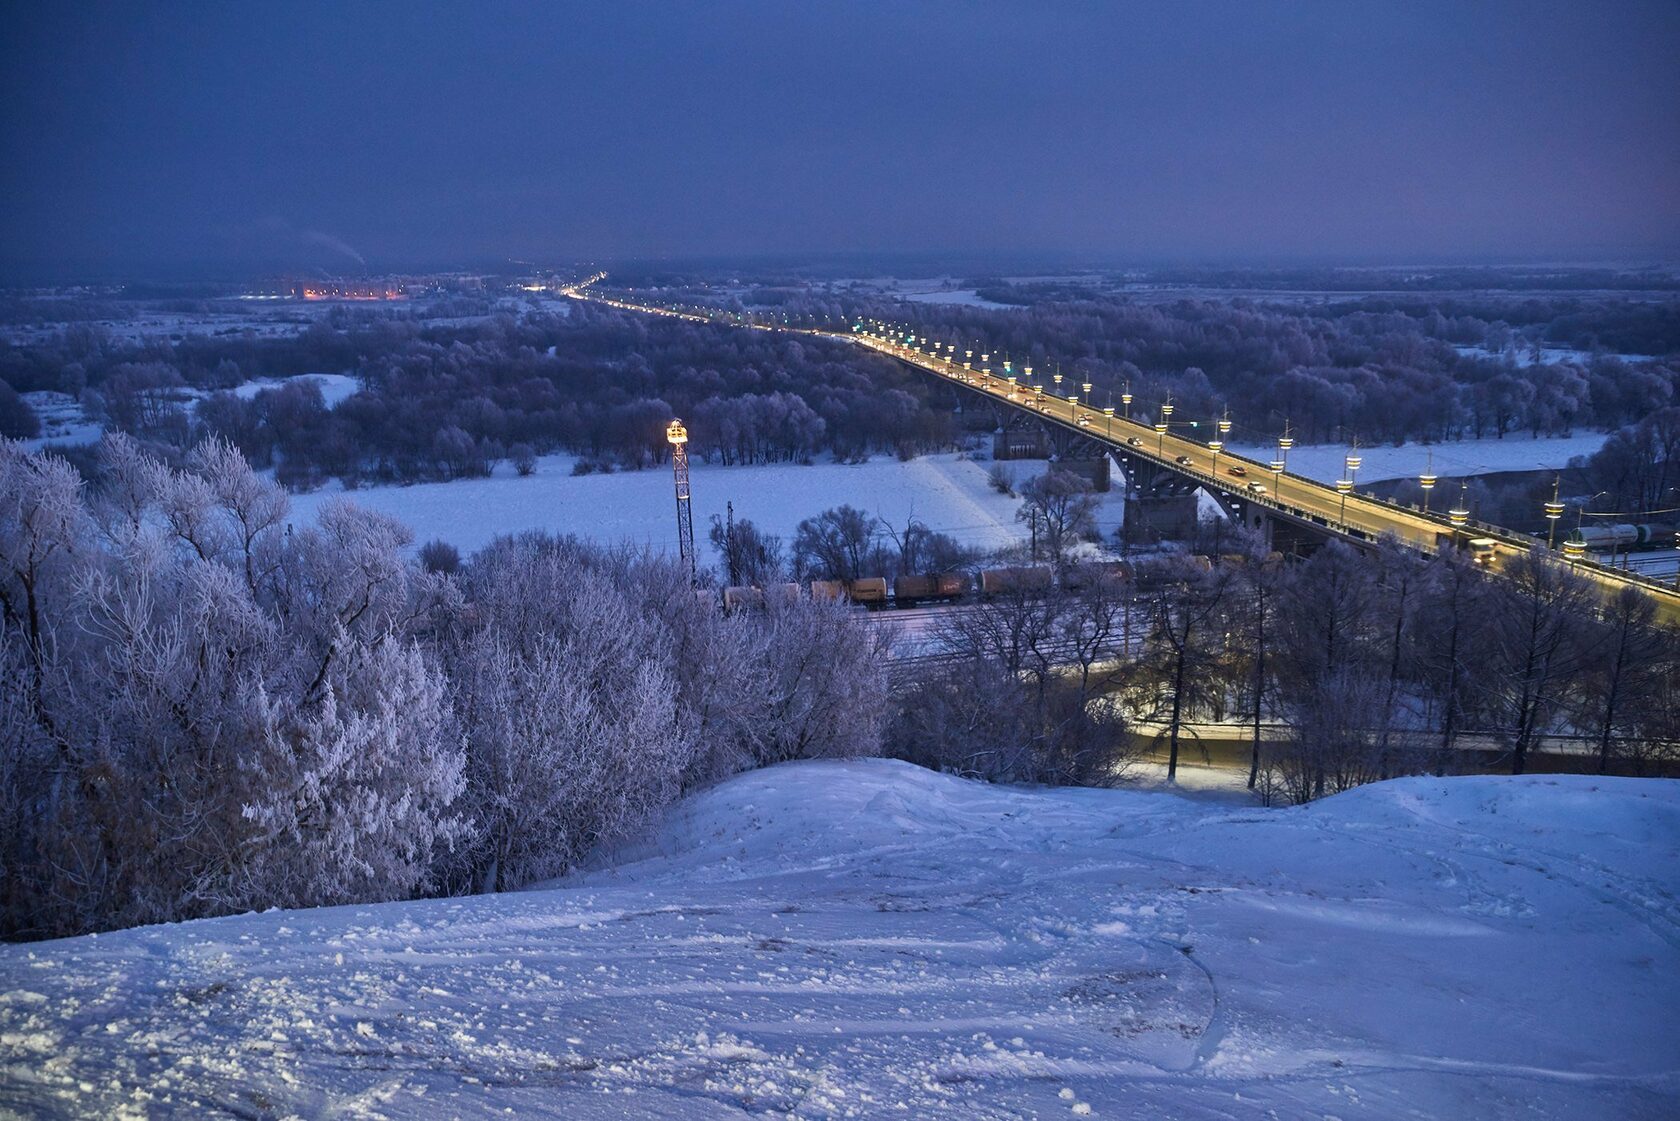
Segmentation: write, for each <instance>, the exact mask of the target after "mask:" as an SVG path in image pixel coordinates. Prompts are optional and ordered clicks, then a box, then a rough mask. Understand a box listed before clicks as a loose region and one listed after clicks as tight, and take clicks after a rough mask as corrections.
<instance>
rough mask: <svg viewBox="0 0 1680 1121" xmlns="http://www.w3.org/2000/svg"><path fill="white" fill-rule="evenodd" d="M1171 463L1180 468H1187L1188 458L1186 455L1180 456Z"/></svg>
mask: <svg viewBox="0 0 1680 1121" xmlns="http://www.w3.org/2000/svg"><path fill="white" fill-rule="evenodd" d="M1173 462H1174V463H1176V464H1178V465H1179V466H1180V467H1188V466H1190V457H1189V456H1187V455H1181V456H1178V457H1177V458H1176V459H1174V460H1173Z"/></svg>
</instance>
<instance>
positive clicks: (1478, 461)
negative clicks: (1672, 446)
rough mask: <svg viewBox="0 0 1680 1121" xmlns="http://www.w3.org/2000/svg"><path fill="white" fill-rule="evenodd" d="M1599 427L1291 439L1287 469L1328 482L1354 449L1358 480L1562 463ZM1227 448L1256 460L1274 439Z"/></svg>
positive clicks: (1273, 448)
mask: <svg viewBox="0 0 1680 1121" xmlns="http://www.w3.org/2000/svg"><path fill="white" fill-rule="evenodd" d="M1609 438H1610V437H1609V434H1608V433H1604V432H1588V431H1582V432H1577V433H1575V434H1574V435H1573V436H1542V437H1541V438H1540V439H1538V440H1536V439H1534V438H1533V437H1531V436H1529V435H1528V434H1527V433H1526V432H1514V433H1512V434H1511V435H1509V436H1506V437H1505V438H1504V439H1503V440H1497V439H1492V438H1487V439H1481V440H1454V441H1450V442H1448V443H1444V444H1403V445H1401V446H1399V447H1394V446H1393V445H1384V446H1380V447H1372V448H1360V449H1359V450H1358V452H1357V453H1354V452H1353V449H1352V448H1349V447H1345V446H1343V445H1341V444H1306V445H1302V444H1297V445H1296V446H1295V447H1293V448H1291V449H1289V471H1290V473H1291V474H1294V475H1305V476H1306V477H1307V478H1309V479H1317V480H1318V481H1320V482H1324V483H1332V482H1335V481H1336V480H1337V479H1339V478H1341V477H1342V476H1343V475H1345V474H1346V473H1347V472H1346V470H1345V462H1346V457H1347V456H1348V455H1349V454H1357V455H1358V456H1359V457H1360V459H1361V460H1362V463H1361V465H1360V468H1359V474H1358V475H1357V476H1356V478H1357V480H1358V481H1359V482H1361V483H1374V482H1376V481H1377V480H1379V479H1403V478H1407V477H1409V476H1416V475H1421V474H1423V472H1424V471H1425V470H1428V469H1430V466H1431V464H1433V470H1434V472H1435V474H1437V475H1442V476H1447V475H1451V476H1459V475H1486V474H1489V473H1490V472H1494V471H1531V470H1534V469H1535V468H1539V467H1546V468H1561V467H1568V466H1569V461H1570V460H1571V459H1574V458H1575V457H1576V456H1584V455H1591V454H1592V453H1593V452H1596V451H1597V450H1598V449H1599V448H1601V447H1603V446H1604V441H1605V440H1607V439H1609ZM1231 450H1232V451H1233V452H1235V453H1236V454H1238V455H1241V456H1247V457H1248V458H1250V459H1258V460H1260V461H1261V462H1262V463H1270V462H1271V461H1272V460H1273V459H1275V458H1277V444H1276V443H1271V444H1232V445H1231Z"/></svg>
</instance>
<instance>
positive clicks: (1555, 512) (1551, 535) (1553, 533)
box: [1546, 475, 1563, 549]
mask: <svg viewBox="0 0 1680 1121" xmlns="http://www.w3.org/2000/svg"><path fill="white" fill-rule="evenodd" d="M1562 486H1563V476H1562V475H1554V476H1552V500H1551V501H1550V502H1548V503H1546V548H1548V549H1551V548H1554V547H1555V543H1556V541H1557V524H1558V519H1559V518H1561V517H1563V503H1562V502H1559V501H1558V489H1559V488H1560V487H1562Z"/></svg>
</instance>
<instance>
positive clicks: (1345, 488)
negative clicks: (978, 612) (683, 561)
mask: <svg viewBox="0 0 1680 1121" xmlns="http://www.w3.org/2000/svg"><path fill="white" fill-rule="evenodd" d="M601 279H602V276H601V275H600V274H597V275H596V276H594V277H591V278H589V279H588V280H585V281H582V282H580V283H578V284H576V285H570V286H567V287H564V288H562V290H561V291H562V293H563V294H564V295H566V296H569V297H571V298H573V299H578V300H592V301H595V302H598V303H603V304H608V305H611V306H612V307H616V308H621V309H623V310H626V311H634V312H643V313H646V314H650V315H661V316H667V317H673V318H678V319H686V320H691V321H694V322H700V323H723V324H728V325H733V326H739V327H743V328H748V329H756V330H763V331H787V332H791V333H795V334H802V335H816V336H821V337H824V338H832V339H841V340H845V341H848V342H852V343H854V344H857V345H861V346H865V347H868V348H869V349H871V350H874V351H876V352H878V353H880V354H884V355H887V356H888V357H890V358H894V359H897V360H898V361H900V362H903V363H905V364H907V365H910V366H913V367H915V368H916V369H918V370H922V371H925V372H926V373H929V374H931V375H933V376H935V377H937V378H939V379H941V380H943V381H945V382H948V383H951V384H953V385H956V386H960V387H962V388H964V389H967V390H970V391H972V392H974V393H977V394H981V395H983V396H984V397H986V398H987V399H989V400H990V401H992V402H994V403H995V404H996V405H998V406H999V407H1001V408H1005V409H1012V410H1018V411H1019V412H1021V413H1023V414H1027V415H1030V416H1032V417H1034V418H1036V419H1037V420H1039V421H1040V422H1042V423H1044V424H1046V425H1047V426H1049V427H1050V428H1051V429H1052V430H1056V431H1060V432H1061V433H1062V434H1063V436H1064V437H1065V438H1067V439H1071V440H1077V441H1082V442H1083V441H1088V442H1090V443H1091V444H1092V445H1094V446H1097V447H1100V448H1101V449H1102V450H1104V451H1105V452H1107V453H1108V454H1110V455H1112V456H1114V457H1115V458H1116V459H1117V460H1119V462H1120V464H1121V466H1122V468H1123V469H1124V470H1126V471H1127V473H1128V477H1130V476H1131V475H1132V474H1133V473H1139V472H1142V473H1155V474H1160V473H1166V474H1168V475H1172V476H1177V478H1178V479H1179V480H1181V481H1183V482H1184V483H1185V484H1187V485H1188V484H1195V485H1198V486H1200V487H1202V488H1203V489H1205V490H1206V491H1207V492H1208V493H1209V494H1210V495H1212V496H1213V497H1214V499H1215V500H1216V501H1218V502H1219V503H1220V504H1221V505H1222V506H1223V507H1224V508H1225V509H1226V511H1227V512H1228V513H1230V514H1231V515H1232V516H1233V517H1234V518H1236V519H1238V520H1240V521H1241V522H1242V523H1243V524H1245V525H1248V526H1250V527H1252V528H1254V529H1256V530H1258V531H1260V532H1261V533H1263V534H1265V535H1266V536H1267V538H1268V539H1270V538H1271V537H1272V535H1273V534H1274V532H1276V531H1279V530H1283V531H1286V532H1289V533H1292V534H1294V535H1297V536H1306V537H1309V538H1317V539H1328V538H1331V537H1340V538H1342V539H1344V540H1348V541H1352V542H1355V543H1366V544H1369V543H1371V542H1375V541H1376V540H1377V539H1379V538H1381V537H1383V536H1384V535H1391V536H1393V537H1394V538H1396V539H1398V540H1399V541H1401V542H1403V543H1405V544H1407V545H1409V546H1411V547H1413V548H1415V549H1418V550H1419V551H1421V552H1424V553H1437V552H1442V551H1445V550H1448V549H1458V548H1467V549H1470V550H1471V551H1472V552H1473V553H1474V554H1475V555H1476V558H1477V560H1479V561H1481V562H1482V563H1484V564H1486V565H1488V566H1489V567H1491V568H1494V569H1498V568H1499V567H1500V564H1501V563H1502V561H1503V560H1505V559H1508V558H1511V557H1514V556H1517V555H1520V554H1523V553H1527V552H1528V551H1529V550H1531V549H1532V548H1534V546H1535V541H1534V539H1533V538H1530V537H1528V536H1525V535H1524V534H1521V533H1518V532H1515V531H1513V530H1508V529H1504V528H1501V527H1499V526H1495V525H1490V524H1488V523H1485V522H1477V521H1472V520H1471V519H1470V518H1469V515H1468V512H1467V511H1464V510H1460V509H1453V510H1449V511H1448V512H1447V513H1446V514H1440V513H1436V512H1433V511H1424V510H1420V509H1417V508H1415V507H1409V506H1402V505H1400V504H1398V503H1395V502H1390V501H1387V500H1384V499H1381V498H1377V497H1376V496H1374V495H1366V494H1360V493H1357V492H1356V491H1354V490H1353V489H1352V486H1351V484H1348V483H1343V484H1341V485H1339V486H1328V485H1326V484H1324V483H1320V482H1317V481H1316V480H1313V479H1308V478H1305V477H1303V476H1300V475H1294V474H1290V473H1289V471H1288V470H1287V466H1286V463H1285V461H1284V460H1282V459H1280V460H1278V461H1273V462H1269V463H1261V462H1259V461H1257V460H1252V459H1246V458H1244V457H1242V456H1238V455H1234V454H1231V453H1230V452H1226V451H1224V450H1223V449H1215V448H1214V447H1212V445H1211V444H1210V443H1202V442H1200V441H1197V440H1190V439H1186V438H1184V437H1183V436H1180V435H1176V434H1174V433H1173V431H1172V424H1171V421H1170V417H1169V416H1162V417H1160V418H1159V419H1157V420H1156V421H1154V422H1153V423H1145V422H1142V421H1136V420H1132V419H1131V418H1130V417H1127V416H1116V415H1115V410H1114V409H1113V408H1112V407H1104V408H1094V407H1092V406H1091V405H1090V404H1089V403H1088V402H1086V401H1084V400H1081V399H1080V398H1079V397H1078V396H1076V395H1075V396H1061V395H1059V394H1057V393H1054V392H1046V391H1045V389H1044V387H1043V386H1042V384H1037V383H1034V384H1027V383H1025V382H1023V381H1022V376H1024V374H1025V371H1023V372H1022V375H1015V374H1013V373H1008V372H1006V373H1005V374H1003V375H1000V374H997V373H994V372H992V371H990V370H989V369H978V370H977V369H974V368H973V365H974V363H973V361H972V354H970V353H966V352H965V354H964V358H965V360H963V361H958V360H957V351H956V349H955V346H954V345H953V344H939V343H935V342H933V341H931V340H928V339H925V338H917V337H916V336H915V335H914V334H912V333H910V332H908V331H904V330H901V329H894V328H891V327H888V326H887V325H885V324H880V323H873V322H860V323H858V324H856V325H855V326H854V327H853V329H852V330H850V331H832V330H826V329H823V328H816V327H801V326H790V325H786V324H776V323H762V322H757V321H754V320H749V319H744V318H739V317H736V316H733V315H730V314H729V313H725V312H719V311H713V310H711V309H684V308H673V307H666V306H661V305H658V304H654V303H644V302H639V301H636V300H633V299H630V298H627V297H625V296H609V295H607V294H606V293H604V292H598V291H595V290H593V289H592V286H593V285H594V284H595V283H597V282H598V281H599V280H601ZM1169 410H1170V406H1164V407H1163V411H1164V412H1167V411H1169ZM1216 430H1217V426H1216ZM1569 560H1570V563H1571V565H1572V566H1573V568H1574V570H1575V571H1576V572H1577V573H1579V574H1580V575H1581V576H1583V577H1585V578H1586V579H1588V580H1589V581H1591V582H1592V583H1593V584H1595V585H1596V586H1597V587H1598V588H1599V589H1600V590H1601V591H1602V592H1603V593H1604V594H1605V595H1606V596H1609V595H1614V594H1616V593H1618V592H1620V591H1621V590H1622V589H1623V588H1626V587H1635V588H1638V589H1640V590H1641V591H1643V592H1645V593H1647V594H1648V595H1650V596H1651V597H1652V598H1653V599H1654V600H1655V601H1656V606H1657V613H1658V616H1659V618H1661V619H1662V620H1664V621H1665V622H1668V623H1671V624H1680V592H1677V591H1676V590H1675V589H1673V588H1670V587H1666V586H1665V585H1663V584H1661V583H1658V582H1657V581H1655V580H1653V579H1650V578H1649V577H1645V576H1641V575H1639V574H1638V573H1633V572H1624V571H1620V570H1617V569H1613V568H1608V567H1605V566H1602V565H1599V564H1595V563H1593V562H1592V561H1589V560H1586V559H1585V558H1582V557H1570V558H1569Z"/></svg>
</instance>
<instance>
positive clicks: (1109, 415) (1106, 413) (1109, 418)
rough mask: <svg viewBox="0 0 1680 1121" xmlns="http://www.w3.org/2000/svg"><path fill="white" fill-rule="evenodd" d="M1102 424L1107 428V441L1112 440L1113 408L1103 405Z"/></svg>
mask: <svg viewBox="0 0 1680 1121" xmlns="http://www.w3.org/2000/svg"><path fill="white" fill-rule="evenodd" d="M1110 400H1113V398H1110ZM1103 423H1104V424H1105V425H1106V426H1107V430H1108V436H1109V439H1111V440H1112V439H1113V438H1114V406H1113V405H1104V406H1103Z"/></svg>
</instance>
